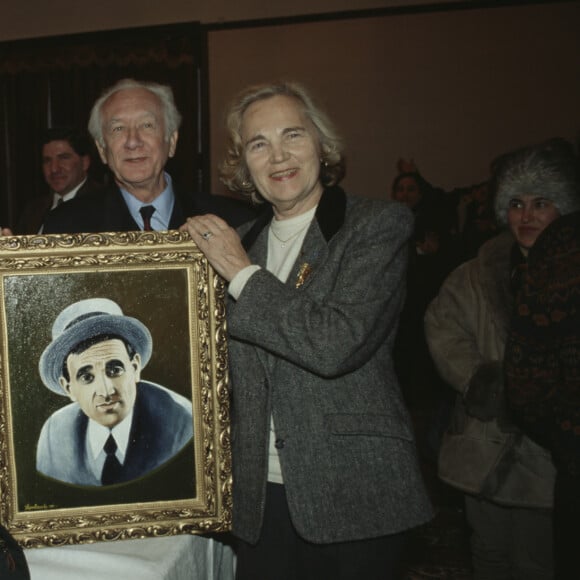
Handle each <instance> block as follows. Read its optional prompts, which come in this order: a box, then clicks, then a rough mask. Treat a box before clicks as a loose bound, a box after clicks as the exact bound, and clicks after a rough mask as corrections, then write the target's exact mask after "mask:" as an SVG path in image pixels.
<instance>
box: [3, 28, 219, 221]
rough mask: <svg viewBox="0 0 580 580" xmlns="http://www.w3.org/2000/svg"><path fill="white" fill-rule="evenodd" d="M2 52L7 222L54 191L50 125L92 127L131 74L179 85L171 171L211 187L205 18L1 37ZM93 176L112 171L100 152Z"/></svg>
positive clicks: (181, 179) (192, 186)
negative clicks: (101, 104) (112, 90)
mask: <svg viewBox="0 0 580 580" xmlns="http://www.w3.org/2000/svg"><path fill="white" fill-rule="evenodd" d="M0 55H1V56H0V103H1V105H2V108H1V110H0V122H1V127H0V128H1V134H0V172H1V181H0V226H6V225H11V224H13V223H14V222H15V221H16V219H17V218H18V215H19V212H20V211H22V209H23V207H24V205H25V204H26V202H27V201H28V200H29V199H30V198H31V197H33V196H35V195H41V194H42V193H44V192H45V191H46V186H45V184H44V181H43V178H42V173H41V167H40V139H41V135H42V132H43V130H44V129H45V128H47V127H56V126H64V125H72V126H77V127H82V128H86V126H87V122H88V118H89V113H90V109H91V107H92V104H93V103H94V101H95V100H96V98H97V97H98V96H99V95H100V93H101V92H102V91H103V90H104V89H105V88H106V87H108V86H110V85H111V84H113V83H114V82H116V81H117V80H119V79H121V78H126V77H131V78H135V79H139V80H151V81H155V82H159V83H162V84H168V85H170V86H171V87H172V89H173V92H174V95H175V101H176V104H177V107H178V109H179V111H180V112H181V114H182V115H183V122H182V125H181V128H180V133H179V143H178V147H177V153H176V155H175V157H174V158H173V159H171V160H170V161H169V163H168V166H167V169H168V171H169V172H170V173H171V175H172V177H173V179H174V181H176V182H177V183H180V184H182V186H183V187H184V188H187V189H189V190H191V192H192V194H193V193H195V192H196V191H198V190H199V189H200V188H201V187H203V186H204V183H205V181H207V178H203V177H200V176H203V175H204V174H205V173H206V171H205V168H204V167H203V166H202V160H203V158H204V156H203V150H204V149H205V143H207V136H206V134H202V132H203V131H204V127H203V126H200V123H199V119H200V107H201V103H200V97H199V95H200V81H201V79H204V78H206V76H205V72H204V70H203V67H204V66H205V64H204V63H205V57H204V55H205V47H203V46H202V35H201V33H200V27H199V25H198V24H191V23H188V24H179V25H172V26H160V27H149V28H138V29H128V30H119V31H110V32H103V33H91V34H84V35H74V36H65V37H58V38H51V39H42V40H33V41H28V42H24V41H20V42H17V43H0ZM91 174H92V176H93V177H94V178H96V179H97V180H106V179H107V178H108V177H109V174H108V171H107V169H106V168H105V167H104V166H103V165H102V164H101V162H100V160H99V159H98V156H97V155H96V154H94V155H93V160H92V170H91Z"/></svg>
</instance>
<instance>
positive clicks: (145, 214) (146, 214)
mask: <svg viewBox="0 0 580 580" xmlns="http://www.w3.org/2000/svg"><path fill="white" fill-rule="evenodd" d="M154 212H155V207H154V206H152V205H143V206H141V208H140V209H139V213H140V214H141V217H142V218H143V230H144V231H146V232H150V231H151V230H152V229H153V228H152V227H151V216H152V215H153V213H154Z"/></svg>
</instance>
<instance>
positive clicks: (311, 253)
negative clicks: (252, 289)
mask: <svg viewBox="0 0 580 580" xmlns="http://www.w3.org/2000/svg"><path fill="white" fill-rule="evenodd" d="M345 214H346V194H345V193H344V191H343V190H342V189H341V188H340V187H331V188H326V189H325V190H324V192H323V194H322V197H321V198H320V203H319V204H318V208H317V209H316V214H315V216H314V220H313V222H312V224H311V225H310V227H309V228H308V232H307V233H306V237H305V238H304V243H303V244H302V249H301V251H300V254H299V255H298V258H297V259H296V263H295V264H294V267H293V269H292V271H291V272H290V275H289V276H288V280H287V282H286V283H287V284H290V285H292V286H294V287H295V288H297V289H299V288H305V287H307V286H308V285H309V283H310V281H311V280H312V278H313V276H315V274H316V272H317V270H318V268H319V267H320V264H322V263H324V261H325V260H326V258H327V256H328V243H329V242H330V240H331V239H332V238H333V237H334V235H335V234H336V233H337V232H338V230H340V228H341V227H342V226H343V224H344V219H345Z"/></svg>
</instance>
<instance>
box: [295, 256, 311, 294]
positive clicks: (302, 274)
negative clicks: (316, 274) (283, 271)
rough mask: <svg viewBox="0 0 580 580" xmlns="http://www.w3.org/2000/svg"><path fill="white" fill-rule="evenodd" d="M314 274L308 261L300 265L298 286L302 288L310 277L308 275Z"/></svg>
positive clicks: (297, 279)
mask: <svg viewBox="0 0 580 580" xmlns="http://www.w3.org/2000/svg"><path fill="white" fill-rule="evenodd" d="M310 274H312V268H311V266H310V264H309V263H308V262H304V264H302V266H300V271H299V272H298V277H297V278H296V288H300V286H302V285H303V284H304V282H306V280H307V279H308V276H310Z"/></svg>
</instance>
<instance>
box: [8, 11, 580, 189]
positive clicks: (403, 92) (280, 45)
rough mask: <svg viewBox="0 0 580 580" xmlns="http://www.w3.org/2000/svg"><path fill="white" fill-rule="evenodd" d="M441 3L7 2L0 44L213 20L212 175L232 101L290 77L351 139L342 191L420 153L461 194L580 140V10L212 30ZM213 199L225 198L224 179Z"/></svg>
mask: <svg viewBox="0 0 580 580" xmlns="http://www.w3.org/2000/svg"><path fill="white" fill-rule="evenodd" d="M441 2H442V0H423V1H421V0H296V1H295V2H293V3H292V5H291V6H288V5H287V3H281V2H272V1H270V2H263V0H197V1H196V2H193V1H192V0H164V2H163V12H162V14H160V9H159V3H158V2H149V1H147V0H140V1H139V2H137V0H123V2H119V1H118V0H100V1H99V2H94V3H88V2H79V1H78V0H52V2H49V3H46V2H40V0H28V1H26V2H23V1H22V0H2V3H1V7H0V15H1V18H0V40H7V39H14V38H28V37H34V36H47V35H55V34H67V33H76V32H83V31H87V30H104V29H114V28H122V27H127V26H145V25H153V24H161V23H167V22H179V21H184V20H199V21H202V22H205V23H208V29H209V33H208V42H209V81H210V82H209V107H210V138H211V151H210V159H211V165H212V168H215V166H216V164H217V162H218V160H219V159H220V158H221V154H222V152H223V149H224V141H223V134H222V132H221V115H222V111H223V109H224V107H225V105H226V102H227V101H228V100H229V99H230V98H231V96H232V95H233V94H234V93H235V92H237V91H238V90H239V89H241V88H242V87H243V86H245V85H247V84H249V83H253V82H260V81H265V80H270V79H273V78H280V77H285V78H292V79H296V80H299V81H302V82H304V83H305V84H307V85H308V86H309V87H311V88H312V89H313V91H314V93H315V94H316V95H317V96H318V98H319V100H320V101H321V103H322V104H323V106H325V107H326V108H327V109H328V110H329V112H330V114H331V115H332V117H333V118H334V119H335V121H336V123H337V125H338V126H339V128H340V130H341V132H342V134H343V135H344V137H345V141H346V143H347V146H348V163H349V164H348V175H347V178H346V180H345V186H346V187H348V188H349V189H351V190H352V191H356V192H359V193H362V194H365V195H369V196H375V197H378V196H384V195H386V191H387V189H388V188H389V185H390V183H391V181H392V179H393V177H394V174H395V169H394V165H395V162H396V160H397V158H398V157H399V156H403V157H414V158H415V160H416V162H417V163H418V165H419V167H420V168H421V170H422V171H423V173H424V174H425V176H426V177H427V178H428V179H430V180H431V181H433V182H434V183H435V184H437V185H440V186H443V187H445V188H452V187H455V186H460V185H466V184H470V183H474V182H478V181H481V180H483V179H485V178H486V176H487V168H488V164H489V162H490V160H491V159H492V158H493V157H494V156H495V155H496V154H498V153H500V152H503V151H506V150H508V149H510V148H512V147H515V146H518V145H520V144H524V143H529V142H533V141H537V140H539V139H543V138H545V137H549V136H553V135H561V136H564V137H567V138H570V139H575V138H577V137H578V131H579V118H578V102H580V74H578V73H579V72H580V66H579V65H580V56H579V55H580V34H578V24H577V23H578V22H580V2H578V1H572V2H551V3H549V4H548V3H543V4H529V5H521V6H512V7H501V8H489V9H481V8H480V9H467V10H452V9H449V10H447V11H435V12H422V13H416V12H415V13H408V14H402V13H401V14H397V15H390V16H382V17H375V18H355V19H350V20H332V21H330V20H329V21H326V22H323V21H317V22H310V23H302V24H284V25H273V26H261V27H258V26H256V27H253V28H252V27H237V28H236V27H231V28H229V29H228V28H227V27H223V28H219V26H218V24H216V23H220V22H223V23H227V22H231V21H238V20H252V19H256V18H273V17H279V16H292V15H297V14H314V13H323V12H328V11H333V12H334V11H341V10H349V9H353V8H354V7H356V8H360V9H362V8H378V7H381V6H383V7H385V6H390V7H394V6H398V7H404V6H412V5H416V4H437V3H439V4H440V3H441ZM446 4H447V7H448V8H452V7H453V3H450V2H447V3H446ZM469 4H470V3H469V2H463V3H462V6H463V7H465V6H468V5H469ZM473 4H474V5H480V4H481V2H474V3H473ZM492 4H493V3H492ZM31 14H34V16H35V17H34V18H31V17H30V15H31ZM212 189H213V190H214V191H220V185H219V183H218V180H217V176H216V172H215V169H214V171H213V177H212Z"/></svg>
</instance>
